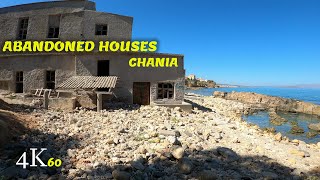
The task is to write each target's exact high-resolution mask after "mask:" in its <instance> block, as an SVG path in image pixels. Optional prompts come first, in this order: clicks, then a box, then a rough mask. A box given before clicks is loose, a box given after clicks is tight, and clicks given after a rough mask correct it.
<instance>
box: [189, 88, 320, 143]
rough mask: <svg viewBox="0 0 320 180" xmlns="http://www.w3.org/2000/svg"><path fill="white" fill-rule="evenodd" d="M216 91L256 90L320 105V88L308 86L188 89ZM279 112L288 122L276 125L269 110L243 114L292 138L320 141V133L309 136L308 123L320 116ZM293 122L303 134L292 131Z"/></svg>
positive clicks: (260, 92)
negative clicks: (292, 132)
mask: <svg viewBox="0 0 320 180" xmlns="http://www.w3.org/2000/svg"><path fill="white" fill-rule="evenodd" d="M214 91H224V92H232V91H236V92H255V93H259V94H265V95H271V96H279V97H284V98H292V99H296V100H301V101H306V102H311V103H314V104H319V105H320V89H307V88H305V89H304V88H274V87H240V88H204V89H198V90H187V92H192V93H196V94H201V95H204V96H211V95H212V93H213V92H214ZM278 114H279V115H280V116H282V117H284V118H286V119H287V120H288V122H287V123H285V124H283V125H281V126H275V125H273V124H271V123H270V121H269V114H268V113H267V112H258V113H255V114H253V115H250V116H243V117H244V119H246V120H247V121H248V122H249V123H253V124H257V125H258V126H260V127H261V128H266V127H274V128H275V129H276V131H277V132H281V134H282V135H285V136H287V137H289V138H290V139H299V140H303V141H305V142H307V143H316V142H320V133H319V134H318V135H316V136H314V137H311V138H309V137H307V133H308V132H310V130H309V129H308V124H310V123H319V122H320V118H319V117H317V116H313V115H307V114H301V113H287V112H278ZM292 123H297V124H298V125H299V127H301V128H303V129H304V131H305V132H304V133H303V134H299V135H294V134H291V133H290V129H291V127H292V125H291V124H292Z"/></svg>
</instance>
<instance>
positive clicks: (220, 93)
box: [213, 91, 227, 98]
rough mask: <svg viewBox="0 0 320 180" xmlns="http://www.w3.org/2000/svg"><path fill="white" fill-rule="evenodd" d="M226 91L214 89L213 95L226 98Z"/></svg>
mask: <svg viewBox="0 0 320 180" xmlns="http://www.w3.org/2000/svg"><path fill="white" fill-rule="evenodd" d="M226 94H227V93H226V92H222V91H214V92H213V96H214V97H219V98H224V97H225V96H226Z"/></svg>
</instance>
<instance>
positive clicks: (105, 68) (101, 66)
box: [98, 60, 110, 91]
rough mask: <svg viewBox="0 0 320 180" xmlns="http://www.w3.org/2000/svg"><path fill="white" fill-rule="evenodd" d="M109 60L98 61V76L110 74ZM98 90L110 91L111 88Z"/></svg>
mask: <svg viewBox="0 0 320 180" xmlns="http://www.w3.org/2000/svg"><path fill="white" fill-rule="evenodd" d="M109 69H110V64H109V60H103V61H98V76H110V71H109ZM98 91H109V88H99V89H98Z"/></svg>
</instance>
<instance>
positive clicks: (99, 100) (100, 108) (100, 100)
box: [97, 93, 102, 112]
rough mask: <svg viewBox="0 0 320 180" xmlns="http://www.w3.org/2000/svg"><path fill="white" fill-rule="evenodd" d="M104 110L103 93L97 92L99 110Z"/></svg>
mask: <svg viewBox="0 0 320 180" xmlns="http://www.w3.org/2000/svg"><path fill="white" fill-rule="evenodd" d="M101 110H102V94H101V93H97V112H101Z"/></svg>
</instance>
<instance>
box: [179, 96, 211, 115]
mask: <svg viewBox="0 0 320 180" xmlns="http://www.w3.org/2000/svg"><path fill="white" fill-rule="evenodd" d="M184 101H185V102H187V103H189V104H191V105H192V107H193V108H198V109H199V110H201V111H204V112H212V109H210V108H207V107H205V106H202V105H200V104H197V103H195V102H193V101H190V100H188V99H185V100H184Z"/></svg>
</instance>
